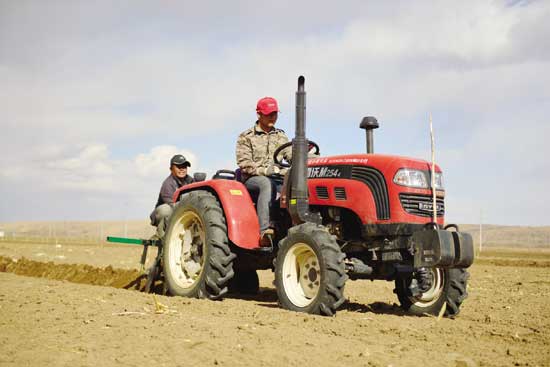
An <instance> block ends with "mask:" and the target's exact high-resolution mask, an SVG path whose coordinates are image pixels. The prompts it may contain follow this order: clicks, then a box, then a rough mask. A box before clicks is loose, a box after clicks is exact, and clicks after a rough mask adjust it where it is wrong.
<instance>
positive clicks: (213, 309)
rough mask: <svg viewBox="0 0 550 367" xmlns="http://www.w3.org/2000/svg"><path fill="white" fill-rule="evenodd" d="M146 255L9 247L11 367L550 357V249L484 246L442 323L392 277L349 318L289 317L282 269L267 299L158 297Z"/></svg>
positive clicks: (0, 285) (351, 295)
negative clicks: (399, 290)
mask: <svg viewBox="0 0 550 367" xmlns="http://www.w3.org/2000/svg"><path fill="white" fill-rule="evenodd" d="M139 255H140V248H139V247H132V246H113V245H97V246H93V245H79V244H71V245H62V244H61V245H59V244H58V245H52V244H37V243H6V242H0V366H145V365H149V366H208V365H211V366H453V367H454V366H549V365H550V306H549V305H548V295H549V294H550V252H549V251H545V250H531V251H528V250H522V251H511V250H491V252H488V253H484V254H482V256H481V257H480V258H479V260H478V261H477V262H476V263H475V264H474V265H473V266H472V268H471V269H470V273H471V278H470V284H469V288H468V293H469V298H468V299H467V300H466V301H465V303H464V304H463V307H462V311H461V313H460V315H458V316H457V317H456V318H455V319H440V320H438V318H436V317H428V316H426V317H415V316H410V315H407V314H406V313H404V312H402V311H401V309H400V308H399V307H398V305H397V304H396V303H397V297H396V296H395V295H394V294H393V292H392V290H393V284H392V283H389V282H382V281H376V282H370V281H355V282H352V281H349V282H348V283H347V284H346V292H345V294H346V297H347V298H348V300H349V301H348V302H347V304H345V305H344V306H343V307H342V308H341V310H340V311H339V312H338V314H337V315H336V317H321V316H313V315H307V314H299V313H294V312H289V311H285V310H282V309H280V308H279V307H278V306H277V295H276V292H275V290H274V288H273V285H272V281H273V274H272V273H271V272H270V271H263V272H260V285H261V292H260V294H259V295H256V296H239V295H230V296H229V297H227V298H225V299H224V300H222V301H216V302H214V301H206V300H197V299H185V298H179V297H167V296H162V295H153V294H146V293H143V292H140V291H139V289H140V287H142V286H143V279H142V278H140V272H139V270H138V266H137V262H138V260H139ZM153 255H154V252H153V253H152V254H151V255H150V257H151V258H152V257H153Z"/></svg>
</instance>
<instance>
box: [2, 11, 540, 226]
mask: <svg viewBox="0 0 550 367" xmlns="http://www.w3.org/2000/svg"><path fill="white" fill-rule="evenodd" d="M549 17H550V2H548V1H460V2H457V1H424V2H410V1H394V2H376V1H342V2H338V3H333V2H326V3H323V2H319V1H302V2H299V3H296V2H291V1H278V2H272V1H271V2H263V1H232V2H217V1H216V2H214V1H204V2H201V3H198V2H195V1H178V2H176V1H155V2H151V1H117V2H112V1H94V2H89V1H48V2H44V1H24V0H23V1H21V0H20V1H8V0H0V101H2V102H1V108H0V127H1V129H2V133H1V134H0V195H1V196H2V198H3V200H2V204H1V206H0V221H17V220H109V219H125V218H126V219H139V218H146V217H147V216H148V213H149V212H150V211H151V209H152V206H153V204H154V203H155V198H156V196H157V194H158V189H159V186H160V183H161V181H162V179H163V178H164V177H165V176H166V175H167V174H168V167H167V166H168V164H167V162H168V160H169V158H170V156H171V155H173V154H174V153H176V152H178V153H183V154H184V155H185V156H186V157H188V159H189V160H190V161H191V162H192V163H193V166H192V170H191V171H192V172H195V171H205V172H208V173H209V174H211V173H213V172H214V171H215V170H216V169H217V168H233V167H235V158H234V148H235V140H236V137H237V135H238V133H239V132H241V131H243V130H245V129H246V128H248V127H249V126H251V125H252V123H253V122H254V120H255V112H254V108H255V103H256V101H257V99H258V98H260V97H263V96H274V97H275V98H277V99H278V100H279V103H280V108H281V110H282V114H281V116H280V118H279V121H278V126H279V127H281V128H283V129H284V130H285V131H287V133H288V134H289V135H292V134H293V132H294V92H295V88H296V78H297V77H298V75H301V74H303V75H305V76H306V90H307V92H308V96H307V98H308V104H307V107H308V111H307V124H308V125H307V133H308V137H309V138H310V139H312V140H315V141H317V142H318V143H319V145H320V146H321V152H322V154H323V155H332V154H343V153H361V152H363V151H364V146H365V143H364V133H363V131H361V130H359V128H358V126H359V122H360V121H361V118H362V117H363V116H366V115H374V116H376V117H377V118H378V120H379V123H380V129H378V130H376V131H375V151H376V152H380V153H387V154H399V155H405V156H414V157H419V158H424V159H428V158H429V156H430V140H429V139H430V137H429V125H428V116H429V114H430V113H431V114H432V116H433V121H434V129H435V135H436V149H437V153H436V155H437V161H438V163H439V164H440V165H441V166H442V168H443V170H444V175H445V183H446V189H447V221H448V222H458V223H476V222H478V221H479V219H480V212H481V211H482V212H483V221H484V222H485V223H494V224H510V225H513V224H521V225H549V224H550V220H549V216H548V215H547V206H548V203H549V202H550V200H549V199H548V198H547V190H548V187H550V173H549V172H548V164H547V163H546V158H545V157H547V156H549V155H550V154H549V153H550V147H549V144H547V140H548V137H550V125H549V124H548V122H549V121H548V116H549V112H550V88H548V85H550V46H548V39H550V23H549V22H548V21H547V19H549Z"/></svg>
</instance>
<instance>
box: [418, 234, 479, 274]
mask: <svg viewBox="0 0 550 367" xmlns="http://www.w3.org/2000/svg"><path fill="white" fill-rule="evenodd" d="M410 243H411V245H412V247H413V249H414V267H415V268H417V269H418V268H420V267H436V266H437V267H448V268H467V267H469V266H470V265H472V263H473V261H474V245H473V240H472V236H470V235H469V234H468V233H463V232H455V231H447V230H441V229H427V230H422V231H417V232H414V233H413V234H412V236H411V238H410Z"/></svg>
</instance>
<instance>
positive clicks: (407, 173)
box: [393, 168, 429, 189]
mask: <svg viewBox="0 0 550 367" xmlns="http://www.w3.org/2000/svg"><path fill="white" fill-rule="evenodd" d="M393 182H395V183H396V184H398V185H401V186H408V187H417V188H421V189H427V188H428V187H429V185H428V178H427V177H426V175H425V174H424V172H422V171H420V170H417V169H409V168H401V169H400V170H399V171H397V173H396V174H395V177H394V178H393Z"/></svg>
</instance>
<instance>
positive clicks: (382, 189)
mask: <svg viewBox="0 0 550 367" xmlns="http://www.w3.org/2000/svg"><path fill="white" fill-rule="evenodd" d="M351 179H352V180H358V181H361V182H363V183H365V184H366V185H367V186H368V187H369V188H370V191H371V192H372V196H373V197H374V203H375V204H376V217H377V218H378V219H390V200H389V197H388V188H387V187H386V181H385V180H384V175H382V173H381V172H380V171H378V170H377V169H375V168H372V167H364V166H355V167H353V168H352V170H351Z"/></svg>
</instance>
